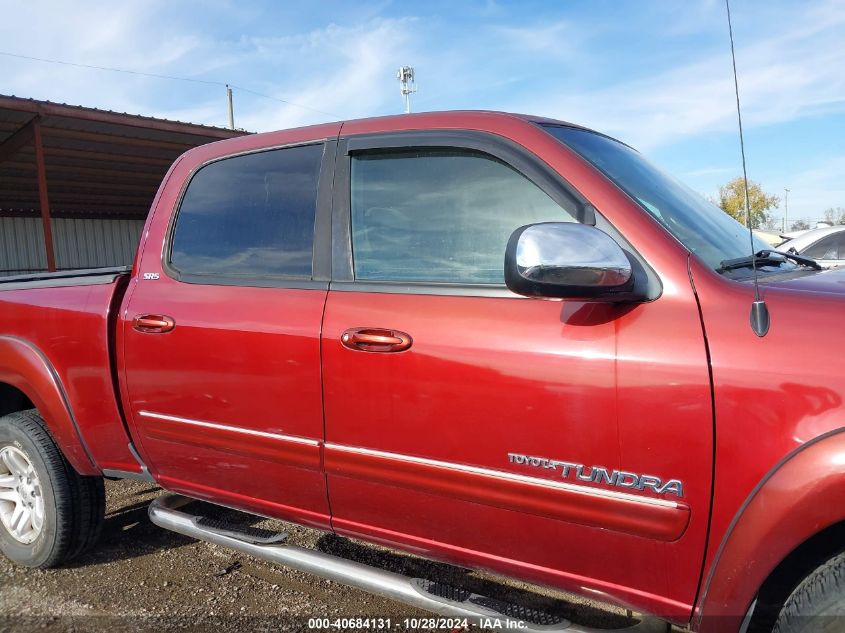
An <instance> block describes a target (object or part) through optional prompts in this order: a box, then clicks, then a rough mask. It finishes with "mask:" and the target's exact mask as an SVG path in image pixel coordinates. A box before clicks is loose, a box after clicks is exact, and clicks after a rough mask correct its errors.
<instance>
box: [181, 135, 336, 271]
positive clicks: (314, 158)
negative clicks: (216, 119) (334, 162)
mask: <svg viewBox="0 0 845 633" xmlns="http://www.w3.org/2000/svg"><path fill="white" fill-rule="evenodd" d="M322 155H323V146H322V145H306V146H301V147H290V148H285V149H278V150H271V151H266V152H260V153H256V154H247V155H244V156H235V157H232V158H226V159H224V160H220V161H217V162H214V163H211V164H210V165H207V166H205V167H203V168H202V169H200V170H199V171H198V172H197V173H196V175H195V176H194V177H193V179H192V180H191V183H190V185H189V186H188V189H187V191H186V192H185V196H184V198H183V200H182V204H181V206H180V207H179V212H178V215H177V217H176V227H175V230H174V233H173V239H172V246H171V257H170V262H171V264H172V265H173V267H174V268H176V269H177V270H178V271H179V272H180V273H183V274H199V275H216V276H230V275H232V276H245V277H268V276H269V277H297V278H310V277H311V269H312V252H313V242H314V217H315V213H316V207H317V181H318V178H319V174H320V162H321V159H322Z"/></svg>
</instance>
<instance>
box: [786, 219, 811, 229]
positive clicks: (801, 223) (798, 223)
mask: <svg viewBox="0 0 845 633" xmlns="http://www.w3.org/2000/svg"><path fill="white" fill-rule="evenodd" d="M809 228H810V223H809V222H807V220H803V219H802V220H795V222H793V223H792V227H791V228H790V229H789V230H790V231H806V230H807V229H809Z"/></svg>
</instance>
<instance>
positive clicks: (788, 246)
mask: <svg viewBox="0 0 845 633" xmlns="http://www.w3.org/2000/svg"><path fill="white" fill-rule="evenodd" d="M777 249H778V250H779V251H782V252H784V253H795V254H796V255H803V256H804V257H811V258H813V259H815V260H816V261H818V262H819V263H820V264H821V265H822V266H824V267H826V268H829V267H831V266H842V265H845V225H838V226H828V227H824V228H820V229H812V230H810V231H806V232H804V233H802V234H801V235H799V236H798V237H796V238H794V239H791V240H787V241H786V242H784V243H783V244H781V245H780V246H778V247H777Z"/></svg>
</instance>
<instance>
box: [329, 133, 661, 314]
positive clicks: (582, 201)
mask: <svg viewBox="0 0 845 633" xmlns="http://www.w3.org/2000/svg"><path fill="white" fill-rule="evenodd" d="M414 149H428V150H436V149H442V150H469V151H476V152H481V153H483V154H487V155H489V156H492V157H493V158H495V159H498V160H499V161H501V162H503V163H505V164H506V165H507V166H508V167H510V168H511V169H513V170H514V171H516V172H517V173H519V174H520V175H522V176H523V177H524V178H526V179H527V180H528V181H529V182H531V183H532V184H533V185H534V186H536V187H537V188H538V189H540V190H541V191H542V192H544V193H545V194H546V195H547V196H549V197H550V198H551V199H552V200H553V201H555V202H556V203H557V204H558V205H560V207H561V220H562V221H563V217H564V216H563V214H564V213H566V209H567V208H571V207H573V206H574V207H575V209H576V213H577V214H576V217H575V221H576V222H578V223H580V224H588V225H591V226H596V227H598V228H600V229H601V230H602V231H604V232H605V233H607V234H608V235H610V236H611V237H612V238H613V239H614V240H616V242H617V243H618V244H619V245H620V246H621V247H622V248H623V250H625V251H626V252H627V253H628V254H629V255H631V257H632V259H633V263H634V268H635V275H638V276H639V277H640V280H641V283H643V284H645V285H646V287H647V289H648V291H647V296H648V297H649V300H653V299H656V298H657V297H659V296H660V294H661V291H662V285H661V283H660V279H659V278H658V277H657V274H656V273H655V272H654V271H653V270H652V269H651V267H650V266H648V264H646V262H645V260H644V259H643V258H642V257H641V256H640V255H639V253H637V252H636V251H635V250H634V248H633V247H632V246H631V244H630V243H629V242H628V241H627V240H626V239H625V238H624V237H623V236H622V235H621V234H620V233H619V232H618V231H617V230H616V229H615V228H614V227H613V226H612V225H611V224H610V223H609V222H608V221H607V220H606V219H605V218H604V217H603V216H602V215H601V214H600V213H599V212H598V211H596V209H595V207H593V205H592V204H591V203H590V202H589V201H588V200H587V199H586V198H584V196H583V195H581V193H580V192H579V191H578V190H577V189H575V187H573V186H572V185H571V184H570V183H569V182H568V181H567V180H565V179H564V178H563V177H562V176H561V175H560V174H559V173H558V172H557V171H555V170H554V169H552V167H551V166H549V165H548V164H547V163H546V162H544V161H543V160H542V159H541V158H540V157H538V156H537V155H536V154H534V153H532V152H530V151H529V150H527V149H526V148H524V147H522V146H521V145H519V144H517V143H515V142H513V141H510V140H508V139H506V138H504V137H502V136H499V135H497V134H492V133H489V132H481V131H472V130H414V131H403V132H389V133H374V134H361V135H355V136H347V137H343V136H341V137H339V138H338V143H337V150H336V157H337V158H336V163H335V169H334V201H333V205H332V206H333V209H332V222H331V231H332V240H331V244H332V246H331V251H332V253H331V265H332V275H331V285H330V290H338V291H342V292H378V293H392V294H425V295H446V296H452V295H456V296H475V297H506V298H518V299H524V298H525V297H522V296H521V295H517V294H515V293H513V292H511V291H510V290H509V289H508V288H507V286H505V284H504V283H501V284H473V283H455V282H433V281H381V280H378V281H376V280H356V279H355V272H354V264H353V254H352V196H351V192H352V187H351V186H352V182H351V171H352V169H351V166H352V157H353V156H355V155H356V154H363V153H368V152H379V151H382V150H384V151H401V150H407V151H411V150H414ZM504 257H505V254H504V252H502V260H503V261H504Z"/></svg>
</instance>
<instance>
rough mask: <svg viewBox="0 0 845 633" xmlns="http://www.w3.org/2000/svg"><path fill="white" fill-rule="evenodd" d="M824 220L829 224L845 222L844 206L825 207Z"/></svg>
mask: <svg viewBox="0 0 845 633" xmlns="http://www.w3.org/2000/svg"><path fill="white" fill-rule="evenodd" d="M824 221H825V222H827V223H828V224H845V209H843V208H842V207H836V208H834V207H830V208H829V209H825V211H824Z"/></svg>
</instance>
